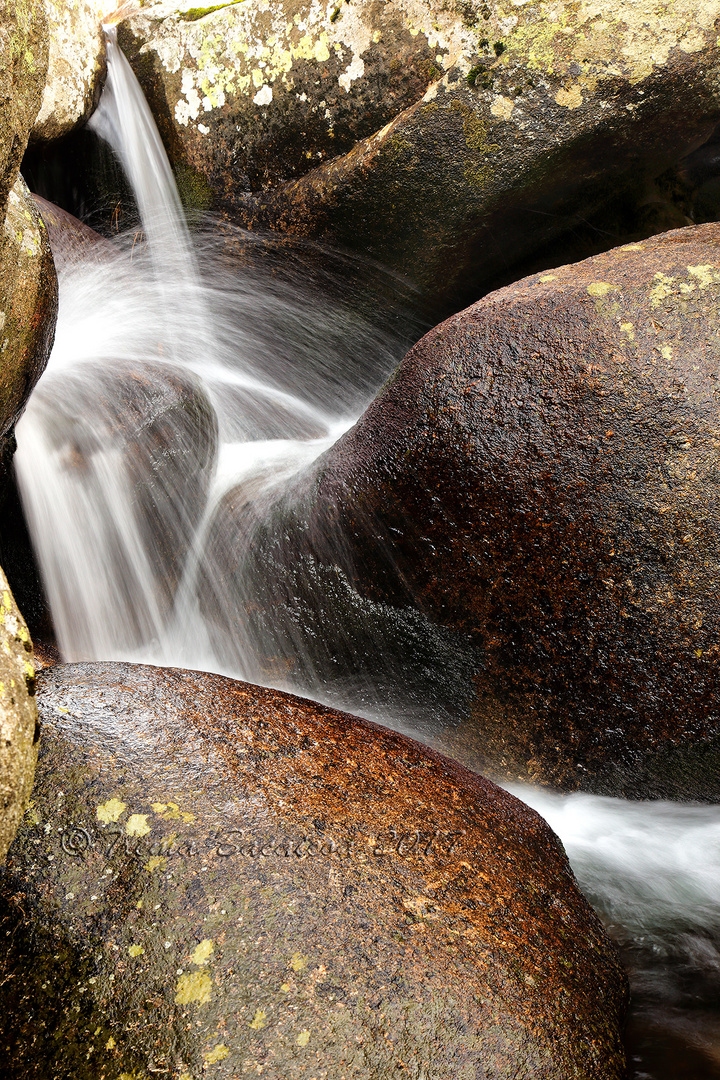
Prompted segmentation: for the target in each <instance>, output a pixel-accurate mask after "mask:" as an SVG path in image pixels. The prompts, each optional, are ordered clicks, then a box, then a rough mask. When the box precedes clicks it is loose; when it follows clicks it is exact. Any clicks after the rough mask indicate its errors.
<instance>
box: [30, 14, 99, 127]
mask: <svg viewBox="0 0 720 1080" xmlns="http://www.w3.org/2000/svg"><path fill="white" fill-rule="evenodd" d="M45 10H46V13H47V19H48V28H49V43H50V49H49V66H48V74H47V80H46V82H45V90H44V92H43V97H42V103H41V106H40V112H39V114H38V117H37V119H36V121H35V124H34V126H33V129H32V133H31V138H32V139H33V141H38V140H46V139H58V138H61V137H62V136H63V135H67V134H69V132H71V131H72V130H73V129H74V128H76V127H78V126H79V125H80V124H83V123H85V121H86V120H88V119H89V117H90V115H91V113H92V111H93V109H94V108H95V106H96V105H97V103H98V100H99V98H100V90H101V88H102V81H103V79H104V77H105V62H106V61H105V39H104V37H103V32H102V26H101V23H100V16H99V13H98V5H97V3H95V2H94V0H93V2H91V0H73V2H72V3H67V2H66V0H45Z"/></svg>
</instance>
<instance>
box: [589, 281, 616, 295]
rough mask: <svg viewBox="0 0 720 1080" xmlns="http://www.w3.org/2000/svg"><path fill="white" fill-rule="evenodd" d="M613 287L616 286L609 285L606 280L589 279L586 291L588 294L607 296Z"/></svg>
mask: <svg viewBox="0 0 720 1080" xmlns="http://www.w3.org/2000/svg"><path fill="white" fill-rule="evenodd" d="M614 288H616V286H615V285H610V283H609V282H607V281H591V282H590V284H589V285H588V287H587V291H588V293H589V294H590V296H607V294H608V293H609V292H612V290H613V289H614Z"/></svg>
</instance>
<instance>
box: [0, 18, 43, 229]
mask: <svg viewBox="0 0 720 1080" xmlns="http://www.w3.org/2000/svg"><path fill="white" fill-rule="evenodd" d="M0 28H2V34H0V101H2V103H3V112H2V122H1V123H0V221H2V220H3V218H4V215H5V207H6V204H7V199H8V195H9V193H10V189H11V188H12V186H13V184H14V183H15V181H16V180H17V177H18V173H19V171H20V162H21V161H22V156H23V152H24V150H25V147H26V145H27V141H28V134H29V132H30V129H31V128H32V126H33V123H34V122H35V117H36V116H37V114H38V109H39V108H40V99H41V96H42V92H43V88H44V86H45V77H46V75H47V66H48V29H47V16H46V14H45V3H44V0H0Z"/></svg>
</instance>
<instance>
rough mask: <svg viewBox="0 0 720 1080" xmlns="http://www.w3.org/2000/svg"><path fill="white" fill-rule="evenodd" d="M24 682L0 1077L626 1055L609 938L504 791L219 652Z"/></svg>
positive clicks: (381, 1070)
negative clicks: (29, 791)
mask: <svg viewBox="0 0 720 1080" xmlns="http://www.w3.org/2000/svg"><path fill="white" fill-rule="evenodd" d="M38 682H39V707H40V716H41V722H42V725H43V738H42V746H41V755H40V760H39V762H38V770H37V780H36V786H35V791H34V795H33V802H32V805H31V806H30V808H29V810H28V813H27V815H26V823H25V825H24V827H23V829H22V830H21V832H20V833H19V834H18V837H17V840H16V842H15V844H14V846H13V848H12V849H11V852H10V854H9V855H8V861H7V867H6V870H5V872H4V874H3V876H2V877H0V941H2V942H3V948H2V950H0V972H1V973H2V974H1V977H2V981H3V1013H2V1017H1V1018H0V1047H1V1052H2V1059H3V1062H4V1066H3V1067H4V1070H5V1073H4V1075H5V1076H7V1078H8V1080H21V1078H22V1080H34V1078H36V1077H37V1078H38V1080H39V1078H40V1077H42V1078H43V1080H45V1078H46V1077H47V1076H48V1075H52V1076H54V1077H56V1078H58V1080H60V1078H63V1080H64V1078H68V1080H70V1078H72V1080H83V1078H89V1077H92V1078H93V1080H100V1078H102V1077H107V1078H108V1080H109V1078H111V1077H112V1078H113V1080H116V1078H117V1077H120V1076H135V1077H144V1076H149V1075H153V1074H155V1073H157V1072H160V1071H162V1073H163V1075H166V1076H168V1077H171V1078H173V1080H180V1078H181V1077H185V1078H189V1077H192V1078H197V1080H199V1078H200V1077H201V1076H202V1077H218V1078H221V1077H222V1078H230V1077H232V1078H240V1077H242V1076H246V1075H249V1074H250V1073H252V1074H258V1075H260V1074H262V1075H263V1076H264V1077H267V1078H268V1080H294V1078H303V1080H305V1078H307V1077H310V1076H316V1077H318V1078H321V1077H322V1078H327V1080H330V1078H332V1080H350V1078H356V1080H360V1078H362V1080H367V1078H368V1077H378V1078H380V1077H385V1076H387V1077H389V1076H391V1075H396V1074H398V1073H406V1074H407V1075H409V1076H424V1077H426V1080H448V1077H453V1078H457V1080H471V1078H472V1080H475V1078H476V1077H477V1076H478V1075H492V1076H494V1077H497V1078H498V1080H500V1078H503V1077H507V1078H508V1080H509V1078H510V1077H513V1078H518V1077H525V1078H527V1080H530V1078H533V1080H535V1078H544V1077H554V1078H557V1080H567V1078H569V1077H577V1078H581V1077H582V1078H586V1077H587V1078H590V1077H594V1078H603V1080H611V1078H615V1077H618V1078H619V1077H622V1076H624V1075H625V1074H624V1062H623V1051H622V1046H621V1040H620V1028H621V1024H622V1018H623V1013H624V1008H625V1003H626V990H625V977H624V975H623V973H622V971H621V968H620V966H619V963H618V960H617V957H616V955H615V952H614V948H613V946H612V945H611V944H610V942H609V941H608V939H607V938H606V937H605V934H604V932H603V930H602V928H601V927H600V924H599V922H598V920H597V918H596V916H595V915H594V913H593V912H592V910H591V909H590V907H589V905H588V904H587V902H586V901H585V900H584V899H583V897H582V896H581V895H580V893H579V892H578V890H577V887H576V885H575V882H574V879H573V877H572V874H571V872H570V871H569V868H568V864H567V861H566V858H565V855H564V853H563V851H562V849H561V846H560V844H559V842H558V841H557V839H556V838H555V836H554V835H553V833H552V832H551V831H550V829H549V828H548V827H547V826H546V825H545V823H544V822H543V821H542V820H541V819H540V818H539V817H538V816H537V815H536V814H535V813H534V812H533V811H531V810H530V809H528V808H527V807H526V806H524V805H523V804H522V803H520V802H518V801H517V800H515V799H514V798H513V797H512V796H510V795H508V794H507V793H505V792H503V791H501V790H500V789H499V788H496V787H495V786H494V785H493V784H491V783H490V782H489V781H487V780H484V779H482V778H481V777H478V776H475V775H473V774H471V773H469V772H467V771H465V770H463V769H462V768H461V767H460V766H458V765H455V764H454V763H452V762H450V761H449V760H447V759H445V758H442V757H440V756H438V755H434V754H433V753H432V752H430V751H427V750H426V749H424V748H422V747H420V746H419V745H418V744H416V743H413V742H411V741H409V740H407V739H405V738H403V737H402V736H399V735H394V734H392V733H389V732H386V731H384V730H382V729H381V728H377V727H375V726H373V725H371V724H368V723H366V722H364V721H361V720H358V719H356V718H354V717H350V716H348V715H346V714H342V713H336V712H333V711H331V710H329V709H325V708H323V707H321V706H318V705H314V704H312V703H310V702H307V701H303V700H301V699H299V698H294V697H291V696H289V695H285V694H281V693H279V692H277V691H271V690H263V689H260V688H258V687H254V686H251V685H249V684H246V683H240V682H235V681H233V680H230V679H225V678H222V677H221V676H217V675H209V674H202V673H198V672H188V671H180V670H167V669H157V668H149V667H141V666H133V665H128V664H78V665H68V666H58V667H54V668H49V669H46V670H45V671H43V672H41V673H40V674H39V676H38Z"/></svg>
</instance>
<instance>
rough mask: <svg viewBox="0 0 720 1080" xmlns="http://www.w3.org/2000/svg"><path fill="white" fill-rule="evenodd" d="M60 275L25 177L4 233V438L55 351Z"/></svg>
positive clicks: (0, 392) (0, 312) (0, 337)
mask: <svg viewBox="0 0 720 1080" xmlns="http://www.w3.org/2000/svg"><path fill="white" fill-rule="evenodd" d="M56 318H57V276H56V274H55V266H54V264H53V259H52V253H51V251H50V243H49V240H48V234H47V229H46V228H45V226H44V224H43V222H42V219H41V217H40V214H39V213H38V209H37V206H36V205H35V202H34V201H33V198H32V196H31V195H30V192H29V191H28V189H27V187H26V186H25V183H24V182H23V180H22V178H18V180H17V181H16V182H15V186H14V187H13V189H12V191H11V192H10V196H9V202H8V206H7V211H6V214H5V221H4V224H3V226H2V231H1V232H0V439H2V440H7V438H8V437H9V435H10V434H11V431H12V428H13V426H14V424H15V422H16V421H17V420H18V418H19V416H20V413H21V412H22V410H23V408H24V406H25V402H26V401H27V398H28V395H29V394H30V391H31V390H32V388H33V386H34V385H35V383H36V382H37V380H38V379H39V378H40V375H41V374H42V372H43V370H44V368H45V365H46V363H47V360H48V356H49V355H50V349H51V348H52V343H53V338H54V334H55V321H56Z"/></svg>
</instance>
